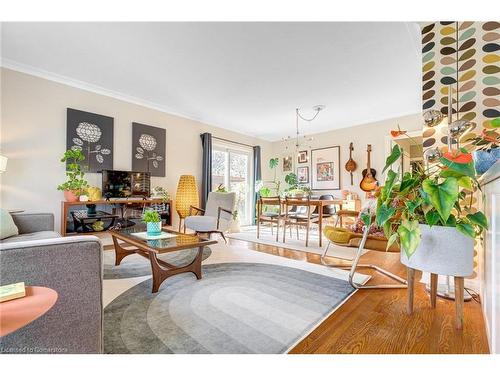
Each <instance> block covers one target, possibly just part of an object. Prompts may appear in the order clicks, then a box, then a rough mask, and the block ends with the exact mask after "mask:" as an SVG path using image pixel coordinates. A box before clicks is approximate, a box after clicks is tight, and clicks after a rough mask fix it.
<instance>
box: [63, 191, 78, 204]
mask: <svg viewBox="0 0 500 375" xmlns="http://www.w3.org/2000/svg"><path fill="white" fill-rule="evenodd" d="M64 199H66V202H78V197H77V196H76V195H75V193H73V192H72V191H71V190H64Z"/></svg>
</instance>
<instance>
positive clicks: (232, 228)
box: [229, 210, 241, 233]
mask: <svg viewBox="0 0 500 375" xmlns="http://www.w3.org/2000/svg"><path fill="white" fill-rule="evenodd" d="M232 217H233V218H232V220H231V224H230V225H229V233H239V232H241V228H240V219H239V216H238V210H234V211H233V215H232Z"/></svg>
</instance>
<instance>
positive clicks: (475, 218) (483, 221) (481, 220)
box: [467, 211, 488, 229]
mask: <svg viewBox="0 0 500 375" xmlns="http://www.w3.org/2000/svg"><path fill="white" fill-rule="evenodd" d="M467 219H469V220H470V222H471V223H472V224H476V225H477V226H479V227H481V228H483V229H488V219H487V218H486V216H484V214H483V213H482V212H480V211H478V212H476V213H474V214H468V215H467Z"/></svg>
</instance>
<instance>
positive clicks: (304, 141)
mask: <svg viewBox="0 0 500 375" xmlns="http://www.w3.org/2000/svg"><path fill="white" fill-rule="evenodd" d="M325 108H326V106H325V105H323V104H318V105H315V106H314V107H313V108H312V109H313V111H314V115H313V116H312V117H309V118H307V117H304V116H303V115H301V114H300V109H299V108H295V137H294V138H292V137H291V136H288V137H286V138H283V142H284V144H285V150H286V151H289V150H291V149H292V148H293V150H294V153H295V157H297V156H298V154H299V151H301V149H303V148H311V146H310V145H308V143H309V142H311V141H312V140H313V139H314V138H313V137H308V136H307V135H302V136H301V134H300V130H299V119H301V120H303V121H306V122H311V121H313V120H314V119H316V117H317V116H318V114H319V113H320V112H321V111H323V110H324V109H325ZM292 142H293V143H292Z"/></svg>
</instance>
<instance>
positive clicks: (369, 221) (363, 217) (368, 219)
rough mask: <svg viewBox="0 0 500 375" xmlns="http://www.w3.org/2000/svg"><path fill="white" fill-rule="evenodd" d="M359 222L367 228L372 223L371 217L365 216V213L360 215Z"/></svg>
mask: <svg viewBox="0 0 500 375" xmlns="http://www.w3.org/2000/svg"><path fill="white" fill-rule="evenodd" d="M361 220H362V221H363V223H364V224H365V225H366V226H369V225H370V224H371V222H372V217H371V215H370V214H367V213H362V214H361Z"/></svg>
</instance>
